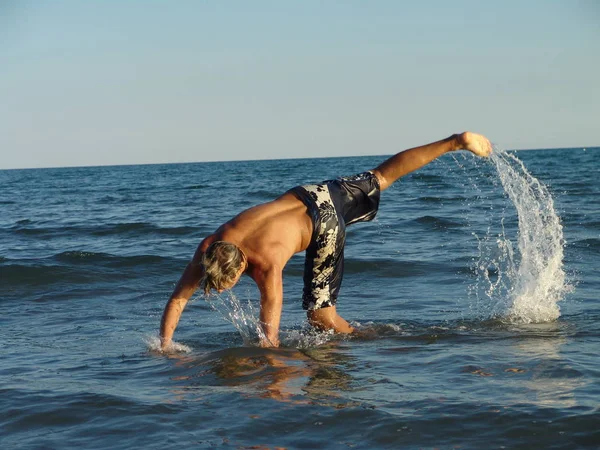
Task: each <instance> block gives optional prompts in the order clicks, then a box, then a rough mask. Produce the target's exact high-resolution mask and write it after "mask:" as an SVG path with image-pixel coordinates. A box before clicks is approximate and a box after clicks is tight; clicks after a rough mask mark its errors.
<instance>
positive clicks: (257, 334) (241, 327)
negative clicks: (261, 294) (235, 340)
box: [207, 291, 268, 345]
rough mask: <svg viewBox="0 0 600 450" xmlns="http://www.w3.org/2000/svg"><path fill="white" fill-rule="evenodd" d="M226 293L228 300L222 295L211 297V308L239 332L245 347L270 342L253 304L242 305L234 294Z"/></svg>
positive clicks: (209, 300) (209, 299)
mask: <svg viewBox="0 0 600 450" xmlns="http://www.w3.org/2000/svg"><path fill="white" fill-rule="evenodd" d="M225 292H226V295H227V298H223V297H221V295H212V296H210V297H209V298H208V300H207V301H208V304H209V305H210V307H211V308H212V309H214V310H215V311H217V312H218V313H219V314H221V316H223V318H224V319H225V320H227V321H228V322H229V323H231V324H232V325H233V326H234V327H235V329H236V330H238V332H239V333H240V336H241V337H242V340H243V341H244V345H256V344H257V343H258V342H260V341H268V339H267V337H266V335H265V332H264V330H263V328H262V326H261V323H260V320H259V318H258V317H259V315H258V313H257V311H255V308H254V306H252V303H251V302H250V301H248V302H247V303H246V304H245V305H242V302H240V300H239V299H238V298H237V297H236V296H235V294H234V293H233V292H231V291H225Z"/></svg>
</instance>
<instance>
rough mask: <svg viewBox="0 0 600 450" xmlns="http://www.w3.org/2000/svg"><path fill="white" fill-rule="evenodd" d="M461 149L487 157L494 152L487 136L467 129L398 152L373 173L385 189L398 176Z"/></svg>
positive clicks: (382, 188)
mask: <svg viewBox="0 0 600 450" xmlns="http://www.w3.org/2000/svg"><path fill="white" fill-rule="evenodd" d="M461 149H464V150H469V151H470V152H472V153H474V154H475V155H477V156H482V157H485V156H489V155H490V153H491V152H492V144H490V141H488V139H487V138H486V137H485V136H482V135H480V134H476V133H471V132H469V131H466V132H464V133H461V134H454V135H452V136H450V137H448V138H446V139H442V140H441V141H437V142H433V143H431V144H427V145H423V146H421V147H415V148H411V149H409V150H405V151H403V152H401V153H398V154H396V155H394V156H392V157H391V158H389V159H387V160H386V161H384V162H383V163H381V164H380V165H379V166H378V167H377V168H376V169H375V170H373V173H374V174H375V176H376V177H377V178H378V180H379V185H380V187H381V190H382V191H383V190H385V189H387V188H388V187H390V185H391V184H392V183H393V182H394V181H396V180H397V179H398V178H400V177H402V176H404V175H406V174H409V173H410V172H413V171H415V170H417V169H420V168H421V167H423V166H424V165H426V164H429V163H430V162H431V161H433V160H434V159H436V158H437V157H439V156H441V155H443V154H444V153H447V152H451V151H455V150H461Z"/></svg>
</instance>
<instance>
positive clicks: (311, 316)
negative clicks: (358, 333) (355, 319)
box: [306, 306, 354, 333]
mask: <svg viewBox="0 0 600 450" xmlns="http://www.w3.org/2000/svg"><path fill="white" fill-rule="evenodd" d="M306 315H307V316H308V321H309V323H310V324H311V325H312V326H313V327H315V328H318V329H320V330H333V331H335V332H337V333H352V332H353V331H354V328H352V327H351V326H350V324H349V323H348V322H346V321H345V320H344V319H343V318H341V317H340V316H339V315H338V313H337V311H336V309H335V306H328V307H326V308H320V309H315V310H312V311H307V312H306Z"/></svg>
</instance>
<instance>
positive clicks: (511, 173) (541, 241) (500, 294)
mask: <svg viewBox="0 0 600 450" xmlns="http://www.w3.org/2000/svg"><path fill="white" fill-rule="evenodd" d="M491 161H492V163H493V164H494V166H495V168H496V171H497V174H498V178H499V180H500V183H501V185H502V187H503V189H504V192H505V194H506V196H507V197H508V199H509V200H510V201H511V203H512V204H513V205H514V207H515V209H516V213H517V220H518V229H517V230H515V231H516V237H515V238H513V239H511V238H510V236H509V235H510V234H511V233H510V230H509V229H508V228H510V227H509V226H505V222H507V221H508V220H510V218H507V216H506V209H504V210H503V211H502V218H501V220H500V224H499V225H500V227H501V231H500V233H498V234H496V235H494V234H493V233H492V232H491V231H490V229H488V233H487V235H486V236H485V237H484V238H483V239H480V240H479V260H478V262H477V267H476V270H477V273H478V279H477V292H478V299H481V293H482V292H483V295H485V296H487V300H488V301H490V300H491V301H492V304H493V307H492V313H493V314H495V315H501V316H503V317H505V318H507V319H508V320H510V321H513V322H521V323H539V322H549V321H553V320H556V319H557V318H558V317H559V316H560V308H559V306H558V302H559V301H560V300H562V299H563V297H564V295H565V293H566V292H568V291H569V290H570V287H569V286H568V284H567V283H566V281H565V273H564V271H563V249H564V245H565V241H564V238H563V232H562V225H561V223H560V218H559V217H558V215H557V213H556V210H555V208H554V200H553V199H552V195H551V194H550V192H549V190H548V188H547V187H546V186H545V185H544V184H542V183H541V182H540V181H539V180H538V179H536V178H535V177H534V176H533V175H531V174H530V173H529V171H528V170H527V169H526V168H525V165H524V164H523V163H522V162H521V161H520V160H519V159H518V158H517V157H516V156H514V155H512V154H510V153H506V152H503V151H501V150H500V149H498V148H495V149H494V153H493V154H492V155H491ZM515 243H516V248H515ZM482 288H483V289H482Z"/></svg>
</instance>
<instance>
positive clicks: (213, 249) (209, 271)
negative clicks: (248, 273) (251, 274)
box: [202, 241, 246, 294]
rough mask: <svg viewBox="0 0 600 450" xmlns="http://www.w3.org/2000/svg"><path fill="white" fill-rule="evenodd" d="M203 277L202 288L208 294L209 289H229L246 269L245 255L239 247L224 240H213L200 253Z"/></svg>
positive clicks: (219, 290)
mask: <svg viewBox="0 0 600 450" xmlns="http://www.w3.org/2000/svg"><path fill="white" fill-rule="evenodd" d="M202 265H203V266H204V277H203V278H202V289H203V290H204V293H205V294H209V293H210V291H211V289H215V290H216V291H218V292H221V291H223V290H225V289H231V288H232V287H233V286H235V284H236V283H237V282H238V280H239V279H240V277H241V276H242V273H244V270H246V255H244V252H242V250H240V248H239V247H238V246H237V245H235V244H231V243H230V242H225V241H215V242H213V243H212V244H211V245H210V247H208V249H207V250H206V252H205V253H204V255H202Z"/></svg>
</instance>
